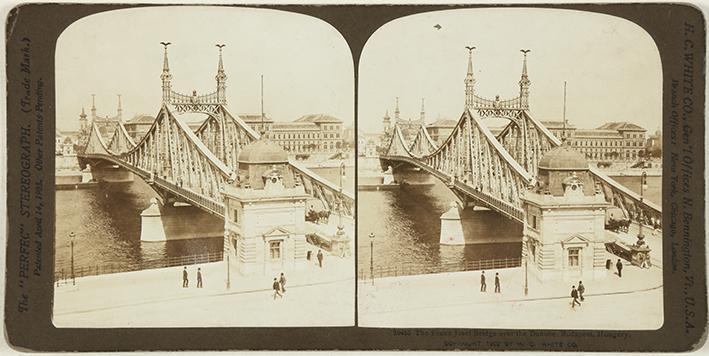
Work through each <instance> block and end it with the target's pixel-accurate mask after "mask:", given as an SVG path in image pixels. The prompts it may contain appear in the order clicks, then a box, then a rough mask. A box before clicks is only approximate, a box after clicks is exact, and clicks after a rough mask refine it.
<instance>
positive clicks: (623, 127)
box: [598, 121, 647, 132]
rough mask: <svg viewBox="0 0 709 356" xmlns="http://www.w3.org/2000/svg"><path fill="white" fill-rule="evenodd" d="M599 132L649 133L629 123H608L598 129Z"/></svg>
mask: <svg viewBox="0 0 709 356" xmlns="http://www.w3.org/2000/svg"><path fill="white" fill-rule="evenodd" d="M598 129H599V130H616V131H643V132H644V131H647V130H645V129H644V128H642V127H640V126H638V125H635V124H631V123H629V122H625V121H622V122H608V123H605V124H603V125H601V126H599V127H598Z"/></svg>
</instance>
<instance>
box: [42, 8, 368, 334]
mask: <svg viewBox="0 0 709 356" xmlns="http://www.w3.org/2000/svg"><path fill="white" fill-rule="evenodd" d="M55 57H56V113H57V119H56V128H57V129H56V145H55V146H56V149H55V157H56V159H55V161H56V171H55V191H56V193H55V194H56V227H55V231H54V233H55V246H54V249H55V257H54V259H55V271H54V303H53V315H52V321H53V323H54V325H55V326H57V327H74V328H75V327H81V328H111V327H283V326H302V327H319V326H354V325H355V283H356V282H355V277H356V272H355V260H354V259H355V257H354V255H355V253H354V252H355V251H354V248H355V245H354V244H355V238H354V233H355V231H354V228H355V226H354V224H355V199H354V196H355V194H354V193H355V176H354V173H355V172H354V166H355V145H356V141H355V129H354V101H353V97H354V70H353V64H352V63H353V62H352V56H351V53H350V50H349V47H348V45H347V43H346V42H345V40H344V38H343V37H342V35H341V34H340V33H339V32H338V31H337V30H336V29H335V28H334V27H332V26H331V25H329V24H327V23H326V22H324V21H322V20H320V19H317V18H314V17H310V16H306V15H301V14H296V13H291V12H286V11H279V10H270V9H256V8H227V7H207V6H205V7H202V6H179V7H142V8H132V9H122V10H115V11H107V12H101V13H97V14H94V15H91V16H87V17H84V18H81V19H80V20H78V21H76V22H74V23H73V24H71V25H70V26H69V27H68V28H67V29H66V30H64V32H63V33H62V34H61V36H60V37H59V39H58V42H57V46H56V53H55Z"/></svg>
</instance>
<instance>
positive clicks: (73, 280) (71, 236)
mask: <svg viewBox="0 0 709 356" xmlns="http://www.w3.org/2000/svg"><path fill="white" fill-rule="evenodd" d="M75 236H76V234H75V233H74V231H72V232H70V233H69V238H71V242H70V246H71V285H74V286H75V285H76V276H75V275H74V237H75Z"/></svg>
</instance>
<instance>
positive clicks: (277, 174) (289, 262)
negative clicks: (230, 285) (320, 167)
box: [224, 138, 308, 276]
mask: <svg viewBox="0 0 709 356" xmlns="http://www.w3.org/2000/svg"><path fill="white" fill-rule="evenodd" d="M307 199H308V195H307V194H306V193H305V189H304V188H303V186H302V185H299V184H297V182H296V178H295V177H294V175H293V173H292V171H290V170H289V169H288V154H287V152H286V151H285V150H284V149H283V148H282V147H281V146H279V145H278V144H276V143H275V142H273V141H271V140H269V139H268V138H261V139H260V140H258V141H256V142H254V143H252V144H249V145H247V146H244V147H243V149H242V151H241V152H240V153H239V173H238V177H237V181H236V182H235V184H234V185H228V186H227V187H226V188H225V191H224V206H225V209H224V211H225V214H224V220H225V221H224V231H225V232H224V238H225V254H226V256H227V257H226V261H227V263H228V264H229V267H228V268H230V269H231V268H235V269H236V270H237V271H238V273H239V274H243V275H254V274H260V275H268V274H271V275H273V276H276V275H277V274H278V273H280V272H284V271H292V270H298V269H303V268H305V266H306V253H307V250H308V243H307V241H306V238H305V209H306V208H305V207H306V202H307Z"/></svg>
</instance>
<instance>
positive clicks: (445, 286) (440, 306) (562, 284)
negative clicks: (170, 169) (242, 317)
mask: <svg viewBox="0 0 709 356" xmlns="http://www.w3.org/2000/svg"><path fill="white" fill-rule="evenodd" d="M659 239H660V238H659V237H649V238H648V240H649V241H648V243H649V244H653V245H654V246H655V247H654V248H656V250H654V251H653V253H655V254H656V256H659V257H660V258H661V256H662V251H661V248H658V247H661V246H662V245H661V243H660V241H659ZM608 258H611V260H612V261H614V262H615V261H616V260H617V258H616V257H614V256H613V255H610V254H609V256H608ZM655 262H656V263H655V266H653V268H650V269H641V268H639V267H636V266H632V265H630V264H629V263H627V262H626V263H625V264H624V266H625V268H624V269H623V276H622V278H621V277H619V276H618V275H617V274H616V270H615V263H614V265H613V269H612V270H610V271H608V275H607V277H605V278H602V279H596V280H591V279H584V283H583V284H584V285H585V287H586V292H585V294H584V297H585V298H586V301H589V300H607V301H608V303H612V304H613V305H615V306H616V307H609V306H604V309H603V310H604V312H603V313H606V314H605V315H603V316H602V320H597V319H596V317H597V316H598V315H596V316H593V315H592V316H590V317H589V318H588V319H581V320H578V321H576V322H574V323H572V324H573V327H574V328H592V327H591V326H597V327H599V326H601V327H602V326H603V325H609V326H614V327H615V326H618V325H620V326H622V327H623V328H631V329H637V328H641V329H643V328H645V329H652V328H657V327H659V326H661V325H662V318H663V314H662V307H663V306H662V269H661V261H660V260H657V261H655ZM496 272H497V273H500V280H501V283H500V284H501V293H494V288H495V287H494V280H495V273H496ZM480 274H481V272H480V271H466V272H452V273H440V274H427V275H417V276H404V277H390V278H379V279H376V280H375V281H374V285H372V284H371V281H360V283H359V289H358V293H359V300H358V305H359V309H358V310H359V319H358V320H359V322H360V325H362V326H397V327H416V326H418V327H425V326H429V327H521V326H520V325H521V324H520V320H521V319H525V318H532V319H534V318H537V317H538V316H539V315H538V313H539V311H535V310H534V309H535V308H537V307H540V308H547V307H548V308H551V309H549V310H548V312H549V313H552V311H551V310H552V309H553V310H554V312H553V313H557V309H559V310H566V309H569V310H570V309H571V308H570V302H571V297H570V294H571V286H572V285H575V286H578V281H577V280H574V281H554V282H545V283H544V284H542V283H541V282H540V281H539V280H537V279H536V278H535V277H534V276H533V275H532V274H531V273H530V274H529V275H528V295H526V296H525V294H524V280H525V278H524V277H525V273H524V267H518V268H509V269H501V270H488V271H485V274H486V277H487V278H486V282H487V291H486V292H480ZM639 295H642V299H635V298H640V297H638V296H639ZM601 297H602V298H601ZM646 299H647V300H648V302H647V303H643V304H641V305H640V309H638V305H637V303H639V302H641V301H642V300H646ZM584 304H585V303H584ZM633 308H634V309H638V312H639V314H640V315H641V316H637V317H634V318H628V317H627V312H626V311H625V310H626V309H627V310H630V309H633ZM585 309H588V308H585ZM545 310H547V309H545ZM599 310H600V309H599ZM490 311H494V314H493V315H494V316H490V315H488V313H489V312H490ZM436 313H442V314H436ZM456 313H457V314H456ZM470 313H484V314H485V315H476V316H475V317H472V315H471V314H470ZM560 313H561V314H558V317H563V315H565V314H564V313H566V312H564V311H562V312H560ZM444 314H450V315H451V316H450V317H449V318H448V319H437V320H435V321H433V320H432V318H434V319H435V318H436V317H437V315H439V316H440V315H444ZM459 314H460V315H466V316H467V317H465V318H463V317H460V318H459V317H457V316H456V315H459ZM550 315H551V314H550ZM554 315H557V314H554ZM525 320H526V319H525ZM525 322H528V321H525ZM604 322H605V323H606V324H604ZM535 323H536V324H535ZM524 325H528V326H529V327H534V328H557V327H570V325H566V324H564V323H563V322H554V323H546V322H545V321H543V320H534V322H532V323H527V324H524ZM619 328H621V327H619Z"/></svg>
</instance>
